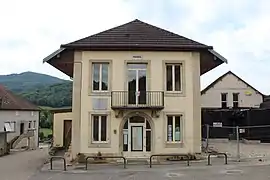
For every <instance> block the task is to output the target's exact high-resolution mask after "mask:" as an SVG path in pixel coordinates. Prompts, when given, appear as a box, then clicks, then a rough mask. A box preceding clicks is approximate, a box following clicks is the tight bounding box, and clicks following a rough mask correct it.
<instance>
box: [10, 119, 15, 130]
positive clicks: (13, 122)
mask: <svg viewBox="0 0 270 180" xmlns="http://www.w3.org/2000/svg"><path fill="white" fill-rule="evenodd" d="M11 124H13V127H12V125H11ZM10 127H11V130H12V129H13V131H12V132H15V131H16V122H15V121H13V122H10Z"/></svg>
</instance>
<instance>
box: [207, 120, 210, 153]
mask: <svg viewBox="0 0 270 180" xmlns="http://www.w3.org/2000/svg"><path fill="white" fill-rule="evenodd" d="M209 130H210V127H209V124H206V150H207V152H208V145H209Z"/></svg>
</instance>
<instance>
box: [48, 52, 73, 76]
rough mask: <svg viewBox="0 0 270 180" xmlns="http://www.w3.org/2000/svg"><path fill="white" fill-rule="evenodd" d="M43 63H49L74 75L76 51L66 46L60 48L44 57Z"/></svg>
mask: <svg viewBox="0 0 270 180" xmlns="http://www.w3.org/2000/svg"><path fill="white" fill-rule="evenodd" d="M43 63H48V64H50V65H52V66H53V67H55V68H56V69H58V70H60V71H61V72H63V73H64V74H66V75H68V76H69V77H72V76H73V63H74V51H73V50H70V49H66V48H60V49H58V50H56V51H54V52H53V53H51V54H50V55H48V56H47V57H45V58H44V59H43Z"/></svg>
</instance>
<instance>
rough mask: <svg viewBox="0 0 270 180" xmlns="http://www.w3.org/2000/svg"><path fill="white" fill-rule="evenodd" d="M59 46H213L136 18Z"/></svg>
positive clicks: (134, 47)
mask: <svg viewBox="0 0 270 180" xmlns="http://www.w3.org/2000/svg"><path fill="white" fill-rule="evenodd" d="M61 47H63V48H76V49H78V48H89V49H93V50H106V49H114V50H117V49H129V50H138V49H141V50H146V49H153V50H177V49H178V50H179V49H187V50H190V49H194V50H195V49H212V48H213V47H211V46H207V45H204V44H201V43H199V42H196V41H194V40H191V39H188V38H186V37H183V36H180V35H178V34H175V33H172V32H170V31H167V30H165V29H161V28H159V27H156V26H153V25H150V24H147V23H145V22H142V21H140V20H138V19H136V20H134V21H131V22H129V23H126V24H123V25H121V26H117V27H115V28H112V29H109V30H106V31H103V32H101V33H98V34H95V35H92V36H89V37H86V38H83V39H80V40H77V41H74V42H71V43H69V44H65V45H61Z"/></svg>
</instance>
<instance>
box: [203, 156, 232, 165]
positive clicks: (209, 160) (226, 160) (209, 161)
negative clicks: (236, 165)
mask: <svg viewBox="0 0 270 180" xmlns="http://www.w3.org/2000/svg"><path fill="white" fill-rule="evenodd" d="M211 155H224V160H225V164H228V156H227V154H226V153H210V154H209V155H208V163H207V165H211Z"/></svg>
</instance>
